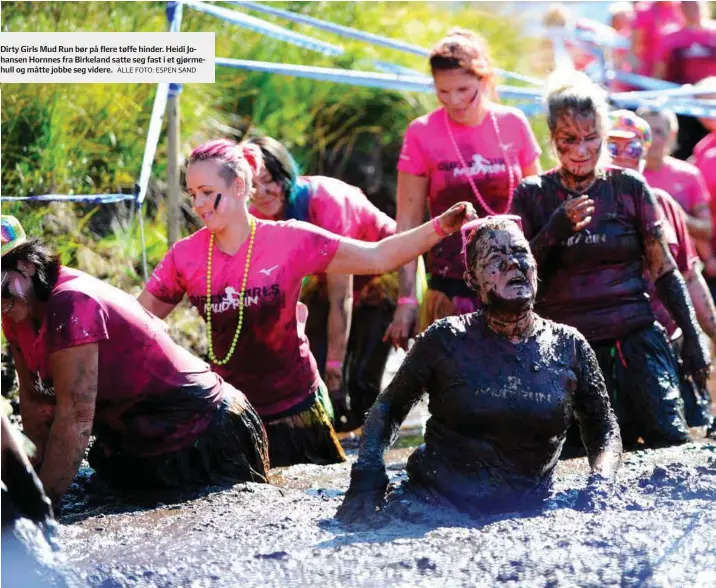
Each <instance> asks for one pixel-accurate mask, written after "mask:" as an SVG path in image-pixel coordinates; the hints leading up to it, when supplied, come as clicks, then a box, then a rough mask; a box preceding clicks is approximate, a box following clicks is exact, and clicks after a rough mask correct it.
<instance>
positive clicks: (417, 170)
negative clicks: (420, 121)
mask: <svg viewBox="0 0 716 588" xmlns="http://www.w3.org/2000/svg"><path fill="white" fill-rule="evenodd" d="M398 171H401V172H405V173H408V174H411V175H414V176H427V175H428V173H429V172H430V165H429V161H428V158H427V157H426V155H425V152H424V151H423V148H422V146H421V144H420V137H419V136H418V127H417V121H413V122H412V123H410V125H409V126H408V129H407V130H406V131H405V137H403V147H402V149H401V150H400V157H399V158H398Z"/></svg>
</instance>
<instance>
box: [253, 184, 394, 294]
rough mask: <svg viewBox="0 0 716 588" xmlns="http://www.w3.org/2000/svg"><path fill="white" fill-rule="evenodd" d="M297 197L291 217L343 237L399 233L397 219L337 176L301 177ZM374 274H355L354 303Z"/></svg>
mask: <svg viewBox="0 0 716 588" xmlns="http://www.w3.org/2000/svg"><path fill="white" fill-rule="evenodd" d="M296 200H297V201H298V202H295V205H294V206H293V207H291V208H290V209H289V214H290V215H291V216H290V218H293V219H294V220H302V221H306V222H309V223H311V224H312V225H316V226H317V227H321V228H322V229H326V230H327V231H330V232H331V233H335V234H336V235H340V236H341V237H350V238H351V239H357V240H358V241H368V242H371V243H373V242H376V241H380V240H382V239H385V238H386V237H390V236H391V235H394V234H395V232H396V224H395V221H394V220H393V219H392V218H390V217H389V216H388V215H387V214H385V213H384V212H382V211H381V210H380V209H378V208H377V207H376V206H375V205H373V203H372V202H371V201H370V200H368V198H367V197H366V195H365V194H363V192H362V191H361V190H360V188H356V187H355V186H351V185H350V184H346V183H345V182H342V181H341V180H337V179H335V178H328V177H325V176H301V177H300V178H298V182H297V193H296ZM249 210H250V212H251V214H253V215H254V216H256V217H257V218H264V217H263V216H262V215H261V213H260V212H259V211H258V210H257V209H256V207H255V206H250V207H249ZM373 277H374V276H353V290H354V294H353V302H354V303H357V302H358V299H359V296H358V294H359V293H360V291H361V289H362V288H363V286H364V285H365V284H367V283H368V282H370V280H371V279H373ZM321 279H322V280H325V277H324V276H322V277H321Z"/></svg>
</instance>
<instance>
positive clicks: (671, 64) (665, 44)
mask: <svg viewBox="0 0 716 588" xmlns="http://www.w3.org/2000/svg"><path fill="white" fill-rule="evenodd" d="M660 60H661V61H663V62H664V63H666V75H665V79H667V80H668V81H670V82H676V83H677V84H695V83H696V82H698V81H700V80H702V79H704V78H707V77H709V76H716V21H713V20H710V21H708V22H707V23H706V25H705V27H704V28H703V29H686V28H682V29H678V30H676V31H674V32H672V33H669V34H668V35H666V36H665V37H664V38H663V39H662V41H661V47H660Z"/></svg>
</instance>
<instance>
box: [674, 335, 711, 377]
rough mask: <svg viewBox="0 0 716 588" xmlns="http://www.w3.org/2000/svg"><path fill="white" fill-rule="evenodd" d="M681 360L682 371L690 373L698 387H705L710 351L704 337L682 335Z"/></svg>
mask: <svg viewBox="0 0 716 588" xmlns="http://www.w3.org/2000/svg"><path fill="white" fill-rule="evenodd" d="M681 360H682V361H683V362H684V371H685V372H686V373H687V374H689V375H691V377H692V378H693V379H694V382H696V384H697V385H698V386H699V387H705V386H706V382H707V381H708V379H709V375H710V374H711V352H710V351H709V349H708V346H707V344H706V341H704V338H703V337H699V336H698V335H696V336H692V337H684V346H683V347H682V349H681Z"/></svg>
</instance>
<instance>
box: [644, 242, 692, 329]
mask: <svg viewBox="0 0 716 588" xmlns="http://www.w3.org/2000/svg"><path fill="white" fill-rule="evenodd" d="M646 260H647V264H648V266H649V272H650V274H651V278H652V280H653V281H654V285H655V286H656V292H657V294H658V295H659V299H660V300H661V301H662V302H663V303H664V306H665V307H666V310H668V311H669V313H670V314H671V316H672V318H673V319H674V322H675V323H676V324H677V325H678V326H679V327H680V328H681V330H682V331H683V333H684V337H685V338H698V336H699V331H700V329H699V326H698V321H697V319H696V313H695V312H694V307H693V306H692V304H691V299H690V298H689V292H688V290H687V288H686V282H685V281H684V278H683V277H682V276H681V273H680V272H679V270H678V269H677V268H676V263H675V262H674V258H673V257H672V255H671V252H670V251H669V249H668V247H667V246H666V244H665V242H664V240H663V238H662V236H661V234H660V233H658V234H656V235H654V236H653V237H652V238H650V239H648V240H647V241H646Z"/></svg>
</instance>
